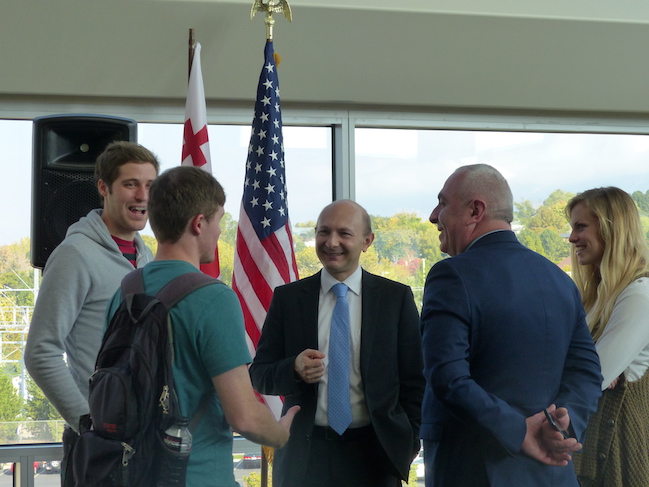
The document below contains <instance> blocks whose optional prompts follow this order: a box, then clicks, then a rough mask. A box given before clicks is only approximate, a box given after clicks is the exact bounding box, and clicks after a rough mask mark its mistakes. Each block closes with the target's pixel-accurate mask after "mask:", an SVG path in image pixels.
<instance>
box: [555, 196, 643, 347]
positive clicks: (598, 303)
mask: <svg viewBox="0 0 649 487" xmlns="http://www.w3.org/2000/svg"><path fill="white" fill-rule="evenodd" d="M579 203H583V205H584V206H585V207H586V208H588V210H589V211H590V212H591V213H592V214H593V215H594V216H595V217H596V218H597V220H598V222H599V235H600V237H601V238H602V241H603V242H604V255H603V256H602V262H601V263H600V265H599V267H597V266H596V265H593V264H588V265H580V264H579V262H578V261H577V255H576V253H575V247H574V245H573V246H572V247H571V249H570V257H571V260H572V275H573V278H574V280H575V283H576V284H577V287H578V288H579V291H580V292H581V297H582V302H583V303H584V308H585V309H586V313H587V315H586V321H587V322H588V327H589V328H590V331H591V334H592V335H593V338H594V339H595V341H597V340H598V339H599V337H600V336H602V332H603V331H604V328H605V327H606V324H607V323H608V320H609V319H610V317H611V313H612V312H613V306H614V305H615V301H616V300H617V298H618V296H619V295H620V293H621V292H622V291H623V290H624V289H625V288H626V287H627V286H628V285H629V284H630V283H631V282H633V281H634V280H636V279H637V278H638V277H641V276H642V275H647V274H648V273H649V245H647V240H646V238H645V236H644V235H643V233H642V225H641V224H640V215H639V214H638V208H637V207H636V205H635V202H634V201H633V199H632V198H631V196H629V195H628V194H627V193H626V192H624V191H622V190H621V189H619V188H615V187H612V186H609V187H606V188H595V189H589V190H588V191H584V192H583V193H580V194H578V195H577V196H575V197H574V198H572V199H571V200H570V201H569V202H568V205H567V206H566V215H567V217H568V220H570V214H571V213H572V210H573V208H574V207H575V206H576V205H577V204H579Z"/></svg>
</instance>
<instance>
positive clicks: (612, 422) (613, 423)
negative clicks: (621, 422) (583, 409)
mask: <svg viewBox="0 0 649 487" xmlns="http://www.w3.org/2000/svg"><path fill="white" fill-rule="evenodd" d="M606 426H608V427H609V428H612V427H613V426H615V420H614V419H609V420H608V421H607V422H606Z"/></svg>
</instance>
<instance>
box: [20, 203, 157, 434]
mask: <svg viewBox="0 0 649 487" xmlns="http://www.w3.org/2000/svg"><path fill="white" fill-rule="evenodd" d="M101 211H102V210H92V211H91V212H90V213H88V215H87V216H85V217H83V218H81V219H80V220H79V221H78V222H77V223H74V224H73V225H71V226H70V228H69V229H68V231H67V234H66V237H65V239H64V240H63V242H61V244H60V245H59V246H58V247H57V248H56V249H55V250H54V252H52V255H51V256H50V258H49V259H48V261H47V264H46V265H45V269H44V271H43V280H42V283H41V287H40V291H39V294H38V298H37V300H36V306H35V308H34V314H33V317H32V322H31V325H30V329H29V334H28V336H27V346H26V347H25V365H26V367H27V370H28V371H29V374H30V375H31V376H32V378H33V379H34V381H35V382H36V384H38V386H39V387H40V388H41V390H42V391H43V393H44V394H45V396H46V397H47V398H48V399H49V400H50V401H51V403H52V404H53V405H54V407H55V408H56V409H57V411H58V412H59V413H60V414H61V416H62V417H63V419H65V421H66V422H67V423H68V424H69V425H70V426H71V427H72V428H74V429H75V430H78V428H79V417H80V416H82V415H84V414H87V413H88V412H89V408H88V379H89V377H90V375H91V374H92V372H93V370H94V366H95V360H96V358H97V353H98V352H99V347H100V345H101V340H102V337H103V332H104V319H105V313H106V306H107V304H108V301H109V300H110V299H111V298H112V297H113V295H114V294H115V291H116V290H117V289H118V288H119V286H120V283H121V281H122V278H123V277H124V276H125V275H126V274H127V273H129V272H130V271H132V270H133V266H132V265H131V263H130V262H129V261H128V260H127V259H126V258H125V257H124V256H123V255H122V253H121V251H120V250H119V247H118V246H117V244H116V243H115V241H114V240H113V239H112V237H111V236H110V233H109V232H108V228H107V227H106V225H105V224H104V221H103V220H102V219H101ZM135 247H136V249H137V266H138V267H142V266H144V265H145V264H146V263H147V262H149V261H151V260H152V259H153V255H152V254H151V251H150V250H149V249H148V248H147V247H146V246H145V245H144V242H143V241H142V238H141V237H140V235H139V234H136V236H135ZM64 353H65V356H64ZM66 360H67V364H66Z"/></svg>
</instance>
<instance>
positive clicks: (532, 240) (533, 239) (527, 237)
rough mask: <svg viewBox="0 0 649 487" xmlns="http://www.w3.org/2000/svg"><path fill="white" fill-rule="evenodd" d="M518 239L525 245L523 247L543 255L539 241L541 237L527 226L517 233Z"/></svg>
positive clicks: (541, 244)
mask: <svg viewBox="0 0 649 487" xmlns="http://www.w3.org/2000/svg"><path fill="white" fill-rule="evenodd" d="M518 241H519V242H520V243H522V244H523V245H525V247H527V248H528V249H530V250H533V251H534V252H538V253H539V254H542V255H545V254H544V249H543V243H542V242H541V237H540V236H539V234H538V233H536V232H534V231H532V230H528V229H527V228H526V229H523V230H521V231H520V232H519V233H518Z"/></svg>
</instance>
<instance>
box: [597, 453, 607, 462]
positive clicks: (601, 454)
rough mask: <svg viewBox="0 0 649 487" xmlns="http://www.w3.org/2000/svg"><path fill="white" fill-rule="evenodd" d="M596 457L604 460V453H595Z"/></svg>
mask: <svg viewBox="0 0 649 487" xmlns="http://www.w3.org/2000/svg"><path fill="white" fill-rule="evenodd" d="M597 458H599V459H600V460H606V453H600V454H599V455H597Z"/></svg>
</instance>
